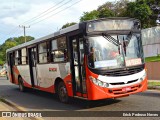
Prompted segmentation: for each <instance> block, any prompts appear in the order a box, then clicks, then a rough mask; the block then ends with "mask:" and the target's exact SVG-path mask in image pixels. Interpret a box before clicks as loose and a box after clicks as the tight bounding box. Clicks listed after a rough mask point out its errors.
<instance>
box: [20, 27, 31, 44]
mask: <svg viewBox="0 0 160 120" xmlns="http://www.w3.org/2000/svg"><path fill="white" fill-rule="evenodd" d="M19 27H21V28H23V30H24V41H25V42H26V28H30V26H27V27H26V26H25V25H19Z"/></svg>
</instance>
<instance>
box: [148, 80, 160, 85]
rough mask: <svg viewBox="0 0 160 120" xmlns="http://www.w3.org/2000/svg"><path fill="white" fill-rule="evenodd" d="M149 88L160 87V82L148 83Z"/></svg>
mask: <svg viewBox="0 0 160 120" xmlns="http://www.w3.org/2000/svg"><path fill="white" fill-rule="evenodd" d="M148 86H160V81H148Z"/></svg>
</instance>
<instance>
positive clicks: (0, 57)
mask: <svg viewBox="0 0 160 120" xmlns="http://www.w3.org/2000/svg"><path fill="white" fill-rule="evenodd" d="M33 39H34V37H31V36H26V40H27V41H30V40H33ZM22 43H24V37H23V36H20V37H14V38H8V39H7V40H6V41H5V42H4V43H3V44H2V45H0V64H1V65H2V64H4V63H5V61H6V50H7V49H9V48H12V47H14V46H16V45H19V44H22Z"/></svg>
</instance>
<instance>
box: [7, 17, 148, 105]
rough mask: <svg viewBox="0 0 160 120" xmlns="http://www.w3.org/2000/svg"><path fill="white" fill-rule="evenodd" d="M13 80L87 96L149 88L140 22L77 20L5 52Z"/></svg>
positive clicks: (101, 96) (124, 93) (64, 96)
mask: <svg viewBox="0 0 160 120" xmlns="http://www.w3.org/2000/svg"><path fill="white" fill-rule="evenodd" d="M6 54H7V64H8V77H9V80H10V82H11V83H13V84H16V85H19V89H20V91H24V90H25V88H35V89H38V90H42V91H46V92H50V93H55V94H57V96H58V98H59V100H60V101H61V102H64V103H66V102H68V101H69V98H71V97H78V98H82V99H86V100H99V99H107V98H118V97H124V96H129V95H131V94H135V93H139V92H143V91H145V90H146V89H147V77H146V67H145V62H144V56H143V47H142V39H141V24H140V21H139V20H138V19H134V18H126V17H124V18H123V17H122V18H101V19H96V20H90V21H85V22H81V23H78V24H75V25H73V26H70V27H67V28H65V29H61V30H59V31H57V32H55V33H53V34H50V35H47V36H45V37H42V38H39V39H35V40H32V41H29V42H26V43H23V44H21V45H18V46H15V47H13V48H10V49H8V50H7V51H6Z"/></svg>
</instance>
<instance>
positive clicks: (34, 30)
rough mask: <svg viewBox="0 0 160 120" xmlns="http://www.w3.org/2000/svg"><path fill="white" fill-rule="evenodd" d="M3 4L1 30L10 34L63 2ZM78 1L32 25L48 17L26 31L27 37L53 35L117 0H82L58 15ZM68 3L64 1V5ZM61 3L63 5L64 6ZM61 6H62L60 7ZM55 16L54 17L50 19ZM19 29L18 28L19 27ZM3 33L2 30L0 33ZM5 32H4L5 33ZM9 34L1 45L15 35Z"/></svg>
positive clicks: (33, 0) (23, 0)
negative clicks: (88, 12)
mask: <svg viewBox="0 0 160 120" xmlns="http://www.w3.org/2000/svg"><path fill="white" fill-rule="evenodd" d="M3 1H4V2H2V4H0V10H1V11H3V12H0V17H1V19H0V24H1V28H3V29H7V31H9V32H10V30H11V29H13V28H14V27H16V26H18V25H22V23H24V22H25V21H28V20H30V19H31V18H33V17H35V16H37V15H39V14H40V13H42V12H43V11H45V10H47V9H48V8H50V7H52V6H54V5H56V4H57V3H59V2H60V1H62V0H54V1H53V0H16V1H15V0H3ZM76 1H78V0H72V2H71V3H68V4H65V6H63V7H61V8H60V9H57V10H55V11H54V12H51V13H49V14H47V16H45V17H43V18H41V19H38V20H37V21H34V22H32V23H35V22H38V21H40V20H42V19H44V18H46V17H48V18H47V19H46V20H45V21H43V22H40V23H37V24H35V25H31V27H30V28H29V29H27V30H26V33H27V35H31V36H33V37H35V38H38V37H42V36H44V35H47V34H50V33H53V32H55V31H57V29H60V27H61V26H62V25H63V24H65V23H67V22H79V18H80V17H81V16H82V14H83V12H86V11H91V10H93V9H97V7H98V6H100V5H102V4H103V3H105V2H108V1H115V0H82V1H81V2H79V3H78V4H76V5H74V6H72V7H70V8H69V9H66V10H65V11H63V12H60V13H58V14H56V15H53V14H55V13H57V12H58V11H61V10H63V9H65V8H66V7H67V6H70V5H71V4H73V3H75V2H76ZM65 2H67V0H64V1H63V3H65ZM63 3H61V5H62V4H63ZM59 6H60V5H59ZM51 15H53V16H52V17H49V16H51ZM32 23H28V24H26V25H30V24H32ZM17 29H18V27H17ZM19 29H20V28H19ZM1 32H2V31H1V30H0V33H1ZM3 32H4V31H3ZM6 34H8V33H7V32H5V33H4V34H3V35H4V36H2V34H1V36H0V38H2V39H1V43H2V42H4V40H6V39H7V38H9V37H13V35H10V36H9V35H8V36H7V35H6ZM20 35H23V34H22V32H20V33H18V34H14V36H20Z"/></svg>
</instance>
